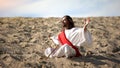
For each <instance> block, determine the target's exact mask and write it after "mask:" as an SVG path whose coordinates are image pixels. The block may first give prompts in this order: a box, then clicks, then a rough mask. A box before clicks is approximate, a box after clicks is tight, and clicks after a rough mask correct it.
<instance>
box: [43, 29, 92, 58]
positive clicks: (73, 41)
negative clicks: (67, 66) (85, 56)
mask: <svg viewBox="0 0 120 68" xmlns="http://www.w3.org/2000/svg"><path fill="white" fill-rule="evenodd" d="M62 34H63V35H64V36H65V37H63V35H62ZM60 35H62V36H61V37H60V38H59V36H60ZM51 39H52V40H53V42H54V43H55V44H57V45H60V47H59V48H58V49H57V50H56V51H55V52H54V53H53V54H52V55H51V56H50V57H61V56H66V57H68V56H77V54H78V56H79V52H80V46H84V45H88V46H90V45H91V44H92V37H91V34H90V32H89V31H88V30H87V31H84V29H83V28H77V27H74V28H72V29H65V30H64V32H61V33H59V35H58V36H52V37H51ZM60 39H61V40H60ZM63 41H65V42H63ZM68 41H69V42H68ZM66 42H67V43H66ZM51 50H54V48H47V49H46V50H45V55H46V56H48V54H50V52H52V51H51Z"/></svg>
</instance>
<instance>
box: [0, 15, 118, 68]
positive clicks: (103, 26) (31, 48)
mask: <svg viewBox="0 0 120 68" xmlns="http://www.w3.org/2000/svg"><path fill="white" fill-rule="evenodd" d="M84 19H85V17H84V18H82V17H73V20H74V22H75V26H76V27H80V28H82V27H83V24H84V23H83V20H84ZM90 19H91V23H90V24H89V25H88V30H89V31H90V33H91V34H92V39H93V44H92V45H90V46H89V47H88V46H82V47H81V53H82V55H83V56H82V57H72V58H65V57H62V58H47V57H45V55H44V51H45V49H46V48H48V47H50V46H51V47H55V45H54V43H53V42H52V41H51V40H50V39H49V38H48V36H49V35H51V36H54V35H57V34H58V33H59V32H60V31H61V28H62V24H61V23H60V20H61V18H60V17H48V18H41V17H38V18H37V17H36V18H32V17H1V18H0V68H120V17H119V16H117V17H90ZM88 51H90V55H86V53H87V52H88Z"/></svg>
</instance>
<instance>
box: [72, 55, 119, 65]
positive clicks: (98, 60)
mask: <svg viewBox="0 0 120 68" xmlns="http://www.w3.org/2000/svg"><path fill="white" fill-rule="evenodd" d="M70 60H72V61H76V62H85V63H92V64H94V65H105V64H108V63H107V62H104V61H102V60H107V61H111V62H114V63H118V64H120V60H117V59H115V58H111V57H104V56H100V55H99V56H83V57H78V58H76V57H74V58H70Z"/></svg>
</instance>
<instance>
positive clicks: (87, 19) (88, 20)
mask: <svg viewBox="0 0 120 68" xmlns="http://www.w3.org/2000/svg"><path fill="white" fill-rule="evenodd" d="M89 22H90V18H86V19H85V20H84V24H85V25H84V30H85V31H86V30H87V25H88V24H89Z"/></svg>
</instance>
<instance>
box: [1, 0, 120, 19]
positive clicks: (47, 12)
mask: <svg viewBox="0 0 120 68" xmlns="http://www.w3.org/2000/svg"><path fill="white" fill-rule="evenodd" d="M64 15H70V16H74V17H88V16H120V0H0V17H15V16H22V17H61V16H64Z"/></svg>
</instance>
